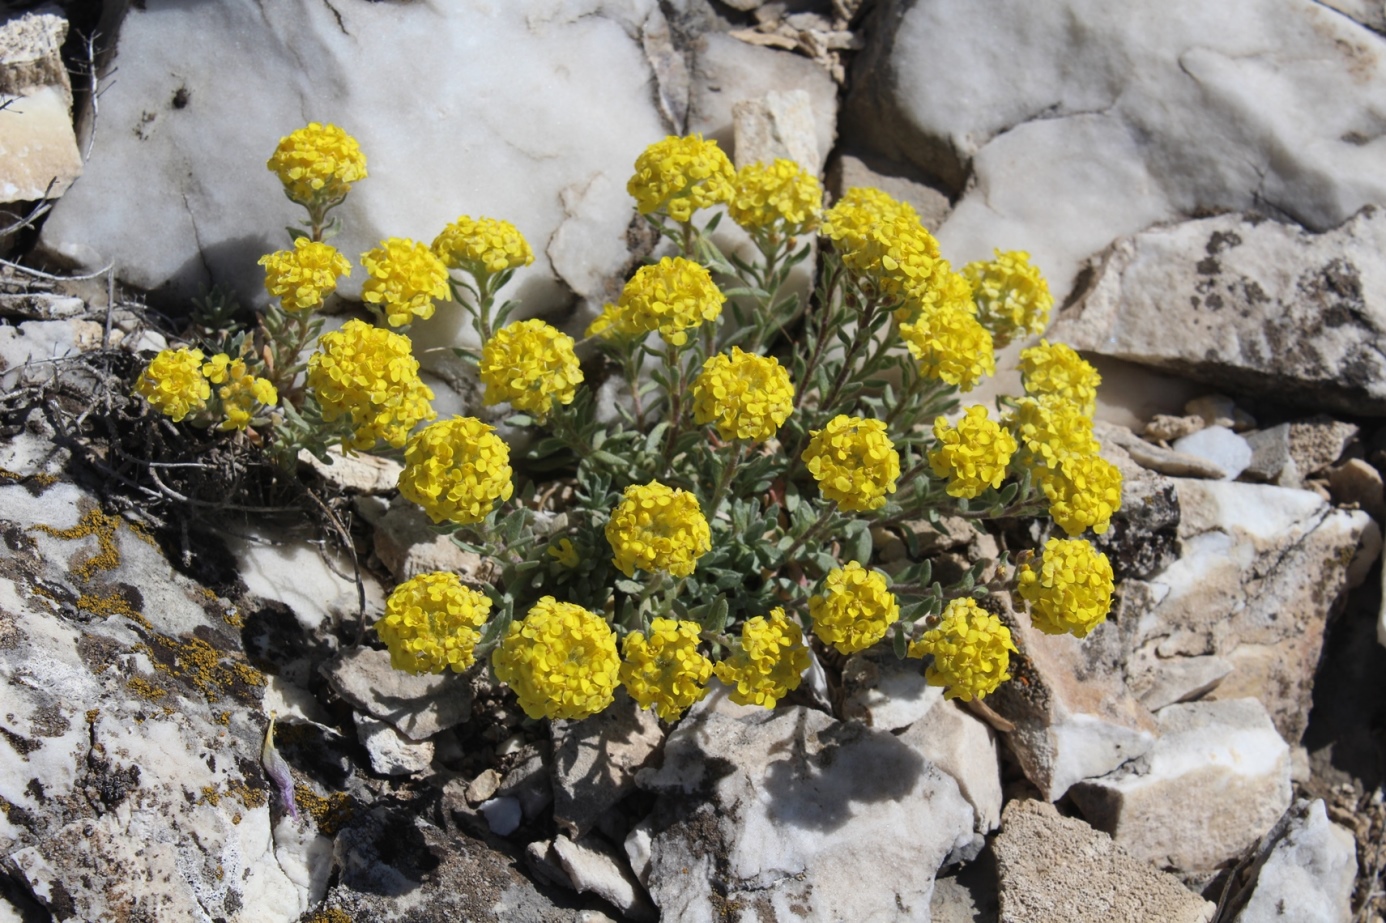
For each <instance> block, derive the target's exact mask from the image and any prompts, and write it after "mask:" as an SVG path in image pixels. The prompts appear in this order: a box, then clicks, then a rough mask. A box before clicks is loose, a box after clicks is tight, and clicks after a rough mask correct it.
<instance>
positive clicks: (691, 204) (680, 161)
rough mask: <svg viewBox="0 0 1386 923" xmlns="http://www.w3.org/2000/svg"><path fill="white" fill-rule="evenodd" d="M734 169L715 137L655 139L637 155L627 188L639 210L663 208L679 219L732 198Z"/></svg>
mask: <svg viewBox="0 0 1386 923" xmlns="http://www.w3.org/2000/svg"><path fill="white" fill-rule="evenodd" d="M733 179H735V171H733V170H732V165H731V161H730V160H728V159H727V155H726V154H724V153H722V149H721V148H720V147H718V146H717V142H716V141H704V140H703V136H702V135H688V136H686V137H683V138H677V137H673V136H670V137H668V138H665V139H664V140H663V141H656V142H655V143H654V144H651V145H650V146H649V147H647V148H645V150H644V151H643V152H642V153H641V154H640V156H639V157H637V158H636V159H635V175H634V176H632V177H631V178H630V182H628V183H626V191H627V192H628V193H630V195H631V196H632V197H633V198H634V199H635V207H636V208H637V209H638V210H639V212H640V214H642V215H648V214H652V213H653V212H658V211H663V212H665V213H667V214H668V215H669V217H670V218H673V219H674V220H675V221H678V222H681V223H682V222H687V221H689V220H690V219H691V218H692V217H693V213H694V212H695V211H698V210H699V209H702V208H711V207H712V206H714V205H716V204H718V203H720V202H727V201H730V199H731V197H732V180H733Z"/></svg>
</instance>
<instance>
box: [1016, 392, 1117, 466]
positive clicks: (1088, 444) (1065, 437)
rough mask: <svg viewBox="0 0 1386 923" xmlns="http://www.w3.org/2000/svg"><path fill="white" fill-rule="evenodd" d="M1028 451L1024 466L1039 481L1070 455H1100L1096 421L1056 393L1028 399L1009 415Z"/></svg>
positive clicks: (1023, 458)
mask: <svg viewBox="0 0 1386 923" xmlns="http://www.w3.org/2000/svg"><path fill="white" fill-rule="evenodd" d="M1006 424H1007V425H1008V426H1010V427H1011V429H1012V430H1014V431H1015V434H1016V436H1018V437H1019V439H1020V442H1021V444H1023V445H1024V447H1025V448H1024V450H1023V452H1022V453H1021V456H1020V460H1021V463H1022V464H1024V465H1025V466H1026V467H1028V468H1031V469H1032V470H1034V472H1035V476H1036V478H1037V479H1038V480H1043V478H1044V477H1045V476H1046V474H1047V473H1048V472H1049V471H1051V470H1053V469H1055V468H1057V467H1058V466H1059V462H1060V461H1062V460H1063V459H1064V458H1066V457H1068V456H1069V455H1096V454H1097V452H1098V450H1099V449H1100V448H1101V446H1100V445H1099V444H1098V442H1097V439H1096V438H1095V437H1094V436H1093V434H1092V420H1090V419H1089V418H1087V417H1085V416H1084V415H1083V412H1082V410H1081V409H1080V408H1079V407H1078V405H1077V404H1075V403H1073V402H1072V401H1069V400H1065V399H1064V398H1061V397H1057V396H1055V395H1052V394H1042V395H1040V396H1039V397H1037V398H1034V397H1024V398H1021V399H1020V400H1018V401H1016V404H1015V408H1014V409H1013V410H1012V411H1011V412H1010V413H1009V414H1007V416H1006Z"/></svg>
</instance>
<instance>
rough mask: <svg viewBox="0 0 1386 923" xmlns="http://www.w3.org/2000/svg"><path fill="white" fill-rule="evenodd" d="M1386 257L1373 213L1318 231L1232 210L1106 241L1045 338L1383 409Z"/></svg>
mask: <svg viewBox="0 0 1386 923" xmlns="http://www.w3.org/2000/svg"><path fill="white" fill-rule="evenodd" d="M1383 249H1386V211H1383V210H1381V209H1374V208H1367V209H1363V210H1362V211H1361V212H1360V213H1358V214H1357V215H1355V216H1354V217H1353V218H1352V219H1351V220H1350V221H1347V222H1346V223H1345V224H1343V225H1342V226H1341V227H1338V228H1335V229H1334V230H1331V231H1327V232H1325V233H1321V234H1314V233H1310V232H1307V231H1304V230H1301V229H1299V228H1297V227H1295V226H1292V225H1287V224H1280V223H1278V222H1274V221H1267V220H1265V219H1263V218H1258V217H1254V216H1246V215H1235V214H1234V215H1219V216H1217V217H1214V218H1204V219H1200V220H1197V221H1186V222H1183V223H1179V224H1174V225H1171V226H1168V227H1157V228H1152V229H1150V230H1148V231H1143V232H1141V233H1139V234H1136V235H1135V236H1133V237H1130V238H1127V239H1123V240H1121V241H1118V242H1117V243H1116V244H1115V245H1114V246H1113V247H1112V249H1111V250H1110V252H1108V253H1107V255H1106V256H1105V257H1104V259H1103V261H1102V263H1101V266H1100V268H1099V269H1098V270H1097V273H1096V278H1095V279H1094V281H1093V284H1092V286H1091V288H1089V289H1088V290H1087V291H1086V292H1085V293H1084V294H1083V295H1082V296H1081V297H1080V298H1079V299H1078V300H1077V301H1076V302H1075V303H1074V304H1073V305H1071V306H1070V307H1068V308H1065V309H1064V310H1063V311H1062V312H1061V313H1060V314H1059V316H1058V318H1057V320H1056V322H1055V324H1054V326H1053V327H1052V328H1051V330H1050V336H1051V337H1052V338H1054V339H1058V340H1062V341H1063V342H1065V343H1067V344H1069V345H1070V346H1072V347H1074V348H1075V349H1079V350H1088V351H1092V352H1095V353H1099V354H1101V355H1104V356H1114V357H1117V358H1121V359H1127V360H1129V361H1132V362H1140V363H1143V364H1146V365H1153V366H1157V367H1159V368H1164V369H1169V370H1172V371H1177V372H1179V373H1180V374H1183V375H1186V376H1188V377H1191V378H1195V379H1197V380H1199V381H1205V382H1208V383H1209V384H1212V385H1215V386H1217V387H1221V388H1228V389H1231V390H1237V391H1245V392H1251V393H1273V394H1276V395H1277V396H1278V397H1280V398H1282V399H1284V400H1286V401H1291V402H1295V403H1299V404H1307V405H1309V406H1314V407H1324V408H1332V409H1338V410H1342V411H1346V412H1350V413H1356V414H1361V413H1371V414H1377V415H1381V414H1386V353H1383V351H1382V341H1381V335H1382V331H1383V330H1386V267H1383V266H1382V264H1381V260H1380V258H1379V254H1380V253H1381V251H1382V250H1383ZM1330 463H1331V460H1330ZM1310 473H1311V472H1301V474H1304V475H1306V476H1307V475H1308V474H1310Z"/></svg>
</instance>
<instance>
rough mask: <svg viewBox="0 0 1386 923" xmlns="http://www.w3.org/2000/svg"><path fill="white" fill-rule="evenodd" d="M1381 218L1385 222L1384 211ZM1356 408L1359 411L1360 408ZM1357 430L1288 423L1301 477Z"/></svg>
mask: <svg viewBox="0 0 1386 923" xmlns="http://www.w3.org/2000/svg"><path fill="white" fill-rule="evenodd" d="M1382 220H1383V222H1386V213H1383V218H1382ZM1355 412H1358V413H1360V412H1361V408H1357V409H1356V410H1355ZM1357 433H1358V426H1357V424H1355V423H1347V422H1344V421H1343V420H1335V419H1333V418H1332V417H1328V416H1322V415H1320V416H1317V417H1314V418H1312V419H1309V420H1297V421H1295V422H1294V423H1291V424H1290V457H1291V458H1293V459H1294V461H1295V467H1296V468H1297V469H1298V470H1299V473H1300V475H1301V476H1302V477H1306V478H1310V477H1313V476H1314V475H1316V474H1323V473H1324V472H1325V471H1327V470H1328V469H1329V467H1330V466H1332V465H1333V464H1335V463H1336V462H1337V461H1338V459H1339V458H1341V457H1342V455H1343V452H1344V451H1345V450H1346V449H1347V446H1348V443H1349V442H1351V441H1352V440H1353V439H1355V438H1356V437H1357Z"/></svg>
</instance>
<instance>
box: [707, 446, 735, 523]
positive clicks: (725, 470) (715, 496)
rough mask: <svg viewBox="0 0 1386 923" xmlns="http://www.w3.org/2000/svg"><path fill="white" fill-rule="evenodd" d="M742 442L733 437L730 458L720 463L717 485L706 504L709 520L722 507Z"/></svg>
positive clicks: (709, 520) (712, 518) (714, 517)
mask: <svg viewBox="0 0 1386 923" xmlns="http://www.w3.org/2000/svg"><path fill="white" fill-rule="evenodd" d="M741 449H742V444H741V440H740V439H733V440H732V443H731V458H729V459H727V461H726V463H725V464H724V465H722V474H721V476H720V477H719V478H718V479H717V486H716V488H714V489H713V491H712V499H711V500H709V501H708V504H707V513H706V515H707V520H708V522H711V521H712V520H714V519H716V518H717V512H718V510H720V509H721V507H722V497H723V495H724V494H726V492H727V487H728V486H729V485H730V484H731V481H732V476H733V475H734V474H735V473H736V466H737V465H738V464H739V463H740V461H741Z"/></svg>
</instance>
